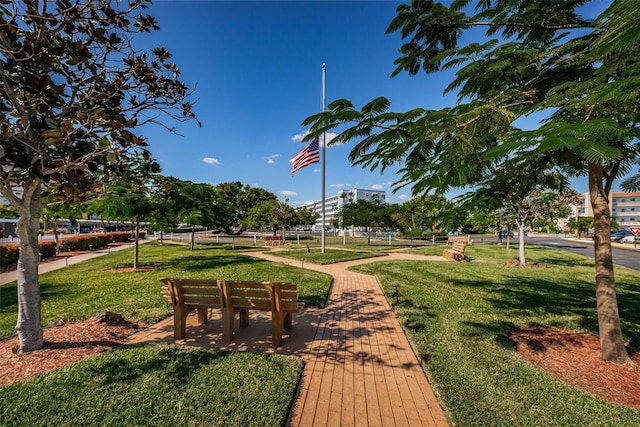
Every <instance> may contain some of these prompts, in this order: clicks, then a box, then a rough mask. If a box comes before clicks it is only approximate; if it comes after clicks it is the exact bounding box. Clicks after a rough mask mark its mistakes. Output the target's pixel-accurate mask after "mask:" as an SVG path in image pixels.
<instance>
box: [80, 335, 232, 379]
mask: <svg viewBox="0 0 640 427" xmlns="http://www.w3.org/2000/svg"><path fill="white" fill-rule="evenodd" d="M148 346H153V344H142V345H135V346H130V347H123V348H120V349H119V350H116V351H114V352H113V353H112V354H111V355H110V356H111V357H105V358H101V359H96V362H97V363H96V364H95V365H92V366H90V367H88V368H87V371H88V373H90V374H92V375H93V376H94V380H95V381H96V382H98V383H101V384H104V385H111V384H113V383H130V382H134V381H135V380H137V379H139V378H140V377H142V376H145V375H147V374H149V373H152V372H160V373H161V375H162V377H164V378H165V379H166V380H167V381H170V382H174V383H175V384H176V385H177V386H179V385H181V384H183V383H184V382H185V381H187V380H188V378H189V377H191V376H192V375H194V374H197V373H198V372H199V368H200V367H202V366H205V365H207V364H209V363H211V362H212V361H214V360H216V359H221V358H225V357H228V356H229V355H230V354H231V352H225V351H218V350H189V351H186V350H184V349H181V348H180V347H178V346H163V347H162V348H160V350H159V351H154V352H146V353H147V354H146V357H144V358H141V357H137V358H136V357H130V356H129V353H132V352H134V353H138V352H140V351H141V350H144V349H145V347H148ZM178 360H179V363H176V362H177V361H178Z"/></svg>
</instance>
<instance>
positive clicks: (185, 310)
mask: <svg viewBox="0 0 640 427" xmlns="http://www.w3.org/2000/svg"><path fill="white" fill-rule="evenodd" d="M160 283H162V298H163V299H164V301H165V302H168V303H170V304H171V305H172V306H173V338H175V339H177V340H179V339H182V338H184V334H185V329H186V326H187V316H188V315H189V313H191V312H192V311H193V310H197V311H198V322H199V323H200V324H201V325H202V324H203V323H207V321H208V320H209V318H208V317H209V316H208V311H209V309H210V308H222V305H223V299H222V297H223V294H222V292H220V286H219V284H218V281H217V280H197V279H166V278H163V279H160Z"/></svg>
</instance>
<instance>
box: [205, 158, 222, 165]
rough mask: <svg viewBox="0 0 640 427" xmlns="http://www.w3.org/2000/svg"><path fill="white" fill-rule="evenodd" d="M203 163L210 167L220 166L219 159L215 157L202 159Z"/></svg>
mask: <svg viewBox="0 0 640 427" xmlns="http://www.w3.org/2000/svg"><path fill="white" fill-rule="evenodd" d="M202 161H203V162H205V163H208V164H210V165H219V164H220V160H218V159H214V158H213V157H205V158H204V159H202Z"/></svg>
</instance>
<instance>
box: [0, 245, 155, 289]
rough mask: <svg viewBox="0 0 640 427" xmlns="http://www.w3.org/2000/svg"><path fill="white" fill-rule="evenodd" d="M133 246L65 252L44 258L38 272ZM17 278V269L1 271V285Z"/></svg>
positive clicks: (56, 268)
mask: <svg viewBox="0 0 640 427" xmlns="http://www.w3.org/2000/svg"><path fill="white" fill-rule="evenodd" d="M146 241H148V239H145V240H142V239H141V240H140V243H141V244H142V243H144V242H146ZM132 246H133V245H132V244H127V243H124V244H122V245H117V246H110V247H109V248H101V249H96V250H95V251H87V252H86V253H83V254H80V255H74V256H69V257H64V253H63V254H62V257H60V256H59V257H58V259H55V260H50V259H45V260H43V261H42V262H41V263H40V265H39V266H38V273H40V274H42V273H48V272H49V271H53V270H58V269H60V268H64V267H67V266H69V265H73V264H78V263H79V262H83V261H86V260H88V259H91V258H96V257H99V256H102V255H106V254H108V253H110V252H113V251H119V250H122V249H127V248H130V247H132ZM16 280H18V272H17V271H16V270H12V271H6V272H0V286H2V285H6V284H7V283H11V282H15V281H16Z"/></svg>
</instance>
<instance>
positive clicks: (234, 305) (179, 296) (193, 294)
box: [160, 278, 300, 346]
mask: <svg viewBox="0 0 640 427" xmlns="http://www.w3.org/2000/svg"><path fill="white" fill-rule="evenodd" d="M160 283H162V288H161V293H162V298H163V300H164V301H166V302H171V303H172V305H173V307H174V337H175V338H176V339H181V338H183V337H184V333H185V325H186V318H187V315H188V314H189V312H191V311H192V310H194V309H197V310H198V320H199V321H200V323H205V322H206V321H207V309H208V308H221V309H222V321H223V338H224V339H228V340H230V339H231V337H232V336H233V319H234V317H235V314H237V313H238V312H240V325H241V326H247V325H248V317H247V313H246V311H247V310H263V311H271V323H272V327H271V339H272V342H273V345H274V346H279V345H280V343H281V340H282V329H283V328H285V329H291V314H292V313H298V312H299V307H300V306H299V303H298V285H297V284H296V283H286V282H259V281H240V280H226V281H225V280H206V279H168V278H162V279H160Z"/></svg>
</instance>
